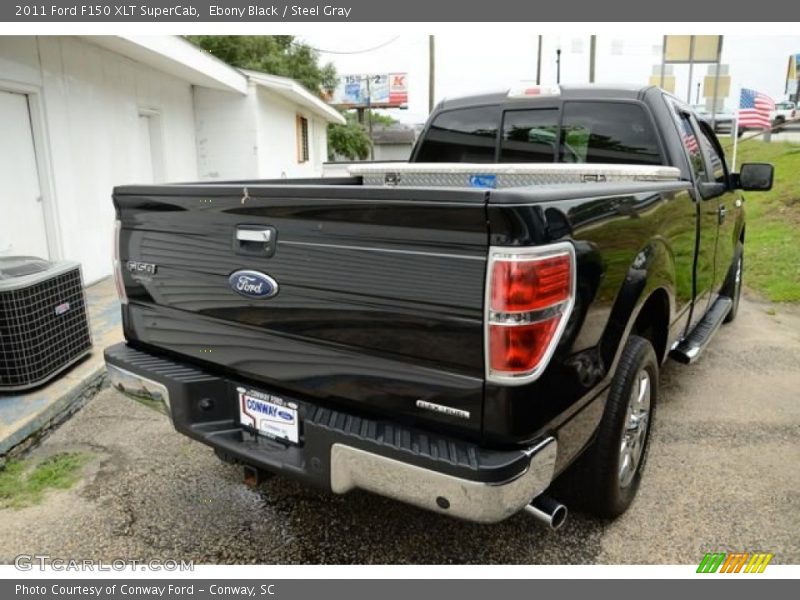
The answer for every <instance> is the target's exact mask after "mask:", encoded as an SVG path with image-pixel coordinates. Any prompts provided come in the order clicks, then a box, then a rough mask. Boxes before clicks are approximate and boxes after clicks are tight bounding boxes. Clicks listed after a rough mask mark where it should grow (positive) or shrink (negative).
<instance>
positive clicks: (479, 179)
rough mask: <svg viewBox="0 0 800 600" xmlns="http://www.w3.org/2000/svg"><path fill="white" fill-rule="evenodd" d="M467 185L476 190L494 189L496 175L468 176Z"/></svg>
mask: <svg viewBox="0 0 800 600" xmlns="http://www.w3.org/2000/svg"><path fill="white" fill-rule="evenodd" d="M469 184H470V185H471V186H472V187H476V188H492V189H494V188H496V187H497V175H470V176H469Z"/></svg>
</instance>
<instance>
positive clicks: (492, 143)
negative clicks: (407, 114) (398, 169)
mask: <svg viewBox="0 0 800 600" xmlns="http://www.w3.org/2000/svg"><path fill="white" fill-rule="evenodd" d="M499 121H500V110H499V108H498V107H497V106H480V107H476V108H465V109H460V110H450V111H447V112H443V113H441V114H440V115H439V116H437V117H436V119H434V121H433V123H432V124H431V126H430V127H429V128H428V132H427V134H426V136H425V139H424V140H423V142H422V146H421V147H420V150H419V154H417V158H416V161H417V162H477V163H491V162H494V153H495V147H496V144H497V130H498V127H499Z"/></svg>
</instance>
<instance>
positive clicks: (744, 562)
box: [697, 552, 775, 573]
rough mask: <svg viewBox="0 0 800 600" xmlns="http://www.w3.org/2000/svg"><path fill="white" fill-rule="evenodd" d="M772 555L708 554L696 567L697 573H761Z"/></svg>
mask: <svg viewBox="0 0 800 600" xmlns="http://www.w3.org/2000/svg"><path fill="white" fill-rule="evenodd" d="M773 556H775V555H774V554H771V553H768V552H752V553H751V552H732V553H725V552H709V553H708V554H706V555H705V556H704V557H703V560H701V561H700V564H699V565H698V566H697V572H698V573H763V572H764V569H766V568H767V565H768V564H769V561H771V560H772V557H773Z"/></svg>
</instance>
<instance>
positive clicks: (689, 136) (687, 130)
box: [681, 119, 700, 154]
mask: <svg viewBox="0 0 800 600" xmlns="http://www.w3.org/2000/svg"><path fill="white" fill-rule="evenodd" d="M681 125H683V145H684V146H686V149H687V150H688V151H689V154H697V153H698V152H700V146H698V145H697V138H696V137H695V136H694V132H693V131H692V126H691V125H689V121H687V120H686V119H682V120H681Z"/></svg>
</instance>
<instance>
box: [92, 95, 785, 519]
mask: <svg viewBox="0 0 800 600" xmlns="http://www.w3.org/2000/svg"><path fill="white" fill-rule="evenodd" d="M445 163H446V165H445ZM437 165H439V166H442V169H440V171H436V167H437ZM445 166H446V168H444V167H445ZM401 167H402V168H401ZM371 168H373V170H374V169H375V167H374V166H371ZM393 169H396V170H397V171H398V173H392V172H391V171H392V170H393ZM415 169H418V170H419V173H417V172H416V171H415ZM448 169H449V171H448ZM526 169H527V170H526ZM582 169H583V170H585V173H584V171H582ZM385 171H386V174H385V178H384V179H381V180H379V181H377V182H375V181H371V182H368V181H367V178H366V177H365V176H363V175H362V176H348V177H341V178H333V179H322V178H320V179H305V180H300V179H296V180H291V179H290V180H285V179H284V180H274V181H273V180H268V181H264V180H261V181H238V182H215V183H193V184H175V185H146V186H144V185H142V186H130V185H127V186H121V187H118V188H116V189H115V190H114V206H115V208H116V214H117V219H118V221H117V235H118V241H117V244H116V248H117V253H116V256H115V273H116V278H117V286H118V292H119V294H120V298H121V300H122V316H123V324H124V333H125V338H126V340H127V341H126V342H125V343H121V344H118V345H115V346H112V347H110V348H108V349H107V350H106V353H105V355H106V362H107V365H108V370H109V374H110V377H111V380H112V382H113V384H114V385H115V386H116V387H117V388H118V389H120V390H122V391H124V392H126V393H127V394H129V395H131V396H133V397H135V398H138V399H139V400H142V401H143V402H145V403H147V404H149V405H151V406H155V407H161V408H163V409H164V410H165V411H166V413H167V414H168V415H169V417H170V418H171V420H172V423H173V424H174V426H175V428H176V429H177V430H178V431H179V432H181V433H183V434H185V435H187V436H190V437H191V438H194V439H196V440H198V441H200V442H202V443H204V444H207V445H209V446H211V447H213V448H214V449H215V451H216V453H217V454H218V455H219V456H220V457H221V458H223V459H224V460H227V461H229V462H234V463H238V464H241V465H243V466H244V472H245V480H246V481H247V482H248V483H251V484H252V483H258V481H259V480H260V479H261V478H263V477H265V476H267V475H270V474H275V473H278V474H281V475H285V476H289V477H294V478H297V479H299V480H301V481H303V482H306V483H308V484H313V485H316V486H321V487H322V488H324V489H327V490H332V491H333V492H335V493H345V492H347V491H349V490H352V489H355V488H360V489H363V490H368V491H371V492H375V493H378V494H382V495H385V496H388V497H391V498H395V499H397V500H401V501H404V502H407V503H411V504H414V505H416V506H419V507H423V508H426V509H429V510H432V511H436V512H439V513H441V514H444V515H452V516H456V517H461V518H465V519H469V520H473V521H477V522H495V521H499V520H501V519H504V518H506V517H508V516H509V515H512V514H514V513H515V512H517V511H519V510H521V509H525V510H526V511H527V512H530V513H531V514H533V515H534V516H536V517H538V518H539V519H540V520H542V521H544V522H546V523H548V524H549V525H550V526H551V527H557V526H558V525H560V524H561V523H562V522H563V520H564V518H565V516H566V509H565V507H564V505H563V504H561V502H559V501H556V500H555V499H554V498H555V497H556V496H558V498H559V500H562V501H564V502H567V501H569V502H572V503H574V505H575V506H578V507H580V508H581V509H582V510H584V511H586V512H588V513H590V514H594V515H599V516H603V517H614V516H616V515H619V514H621V513H622V512H623V511H624V510H625V509H626V508H627V507H628V506H629V504H630V503H631V501H632V499H633V497H634V495H635V493H636V490H637V487H638V485H639V481H640V478H641V474H642V466H643V464H644V460H645V456H646V452H647V444H648V437H649V432H650V427H651V424H652V422H653V414H654V409H655V407H656V400H657V397H658V379H659V368H660V366H661V365H662V364H663V363H664V361H666V360H667V359H668V358H672V359H676V360H678V361H679V362H683V363H691V362H692V361H693V360H694V359H696V358H697V357H698V355H699V354H700V353H701V351H702V350H703V348H704V347H705V345H706V344H707V342H708V341H709V339H710V338H711V337H712V335H713V333H714V332H715V331H716V330H717V327H718V326H719V325H720V324H721V323H722V322H723V321H730V320H733V319H734V317H735V316H736V311H737V305H738V301H739V295H740V291H741V282H742V259H743V249H744V243H745V239H746V237H745V232H746V229H745V219H744V209H743V201H744V200H743V197H742V190H768V189H770V187H771V186H772V176H773V172H772V166H771V165H766V164H746V165H743V166H742V168H741V171H740V172H739V173H733V172H731V171H729V168H728V165H727V164H726V162H725V156H724V153H723V150H722V147H721V146H720V143H719V142H718V140H717V138H716V136H715V135H714V133H713V131H711V129H710V127H709V126H708V125H707V124H706V123H704V122H703V121H701V120H698V119H697V118H696V117H695V115H694V114H693V113H692V111H691V109H690V107H688V106H686V105H684V104H683V103H681V102H680V101H679V100H677V99H676V98H674V97H672V96H670V95H669V94H667V93H665V92H664V91H662V90H660V89H658V88H654V87H648V88H609V87H591V86H584V87H567V86H562V87H560V88H539V87H535V88H529V89H525V90H521V91H520V92H514V93H502V94H500V93H498V94H490V95H482V96H473V97H469V98H462V99H457V100H448V101H444V102H442V103H441V104H440V105H439V106H438V107H437V108H436V110H435V111H434V113H433V114H432V115H431V117H430V119H429V121H428V123H427V125H426V127H425V129H424V131H423V133H422V135H421V137H420V140H419V141H418V143H417V145H416V147H415V149H414V152H413V157H412V161H411V164H403V165H394V166H393V165H392V164H387V165H385ZM400 171H402V173H400ZM434 171H436V173H438V175H439V176H444V175H446V174H447V173H448V172H452V173H461V174H464V173H472V175H470V176H469V177H467V178H466V179H465V180H464V183H463V184H461V183H458V182H457V181H449V180H445V181H444V183H442V182H441V181H439V182H438V183H430V182H434V181H435V179H436V178H435V177H432V178H429V179H430V182H429V183H427V184H426V183H424V182H425V181H428V180H425V179H424V178H423V179H421V180H417V179H415V176H416V175H418V174H420V173H421V174H422V175H425V174H426V173H427V174H428V175H429V176H430V175H431V173H434ZM529 172H530V173H534V174H538V175H537V176H541V175H542V173H544V174H545V175H546V177H545V178H544V179H541V180H535V181H533V183H531V181H527V180H525V177H522V178H521V179H519V178H518V179H514V177H516V175H514V174H515V173H516V174H517V175H519V174H522V175H525V174H526V173H529ZM436 173H434V175H436ZM626 173H627V174H626ZM665 173H666V176H665V175H664V174H665ZM509 174H510V175H509ZM506 176H508V177H507V178H506V183H505V184H504V183H502V181H501V180H502V179H503V177H506ZM576 177H577V179H576ZM445 179H446V178H445ZM419 181H422V182H423V183H419ZM515 181H516V182H518V184H515V183H514V182H515ZM415 182H416V183H415ZM509 182H510V183H509ZM519 182H521V183H519ZM176 460H180V459H179V457H178V458H176ZM554 490H555V491H554Z"/></svg>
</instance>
